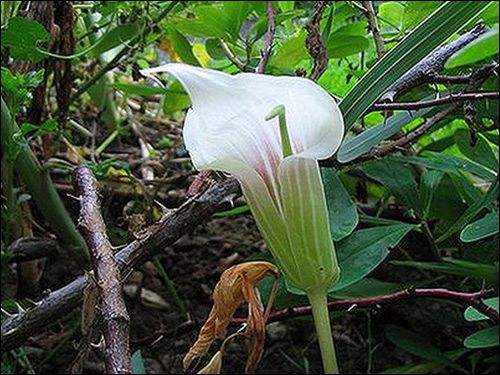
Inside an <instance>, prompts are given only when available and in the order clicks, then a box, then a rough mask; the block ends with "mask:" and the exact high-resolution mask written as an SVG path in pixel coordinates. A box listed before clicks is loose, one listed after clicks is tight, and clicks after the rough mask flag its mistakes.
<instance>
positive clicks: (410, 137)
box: [362, 104, 459, 160]
mask: <svg viewBox="0 0 500 375" xmlns="http://www.w3.org/2000/svg"><path fill="white" fill-rule="evenodd" d="M458 108H459V106H458V104H454V105H452V106H450V107H448V108H446V109H445V110H443V111H441V112H439V113H437V114H435V115H434V116H432V117H429V118H428V119H426V120H425V122H424V124H423V125H421V126H419V127H418V128H416V129H415V130H413V131H411V132H409V133H407V134H405V135H403V136H402V137H400V138H398V139H396V140H394V141H392V142H391V143H389V144H387V145H384V146H378V147H375V148H374V149H372V150H371V151H370V152H368V153H367V154H366V155H365V156H364V157H363V158H362V159H363V160H368V159H372V158H380V157H383V156H385V155H387V154H390V153H391V152H392V151H395V150H397V149H399V148H401V147H403V146H405V145H407V144H408V143H410V142H412V141H414V140H415V139H417V138H418V137H420V136H421V135H423V134H425V133H426V132H427V131H428V130H429V129H430V128H432V127H433V126H434V125H436V124H437V123H439V122H440V121H442V120H444V119H445V118H446V117H448V116H449V115H451V114H452V113H453V112H455V111H456V110H457V109H458Z"/></svg>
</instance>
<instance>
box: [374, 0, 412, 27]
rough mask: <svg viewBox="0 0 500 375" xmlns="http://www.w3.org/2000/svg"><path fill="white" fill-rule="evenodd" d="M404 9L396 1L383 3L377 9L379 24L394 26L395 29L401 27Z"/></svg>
mask: <svg viewBox="0 0 500 375" xmlns="http://www.w3.org/2000/svg"><path fill="white" fill-rule="evenodd" d="M404 11H405V8H404V6H403V5H401V4H400V3H399V2H396V1H384V2H382V3H381V4H380V6H379V9H378V17H379V18H380V21H381V22H380V23H381V24H385V25H387V26H393V25H394V26H395V27H397V28H400V27H401V24H402V23H403V15H404Z"/></svg>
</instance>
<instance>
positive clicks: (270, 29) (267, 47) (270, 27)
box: [255, 1, 276, 73]
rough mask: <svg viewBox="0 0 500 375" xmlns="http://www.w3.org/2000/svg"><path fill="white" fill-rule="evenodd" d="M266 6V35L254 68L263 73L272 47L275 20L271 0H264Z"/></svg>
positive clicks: (256, 71)
mask: <svg viewBox="0 0 500 375" xmlns="http://www.w3.org/2000/svg"><path fill="white" fill-rule="evenodd" d="M266 8H267V36H266V41H265V44H264V50H263V51H262V57H261V58H260V61H259V64H258V65H257V68H256V69H255V73H264V71H265V70H266V65H267V62H268V61H269V57H270V56H271V50H272V48H273V41H274V33H275V32H276V22H275V20H274V9H273V2H272V1H266Z"/></svg>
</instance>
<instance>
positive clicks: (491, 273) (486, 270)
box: [391, 258, 498, 283]
mask: <svg viewBox="0 0 500 375" xmlns="http://www.w3.org/2000/svg"><path fill="white" fill-rule="evenodd" d="M391 263H392V264H394V265H396V266H403V267H414V268H418V269H421V270H427V271H434V272H439V273H446V274H449V275H457V276H465V277H473V278H476V279H486V280H487V281H489V282H492V283H495V282H497V281H498V267H497V266H491V265H489V264H482V263H475V262H468V261H465V260H457V259H452V258H444V259H443V261H442V262H415V261H412V260H395V261H392V262H391Z"/></svg>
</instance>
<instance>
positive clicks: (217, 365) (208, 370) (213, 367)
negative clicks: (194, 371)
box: [198, 350, 223, 374]
mask: <svg viewBox="0 0 500 375" xmlns="http://www.w3.org/2000/svg"><path fill="white" fill-rule="evenodd" d="M222 356H223V352H222V350H219V351H218V352H217V353H215V355H214V356H213V357H212V359H211V360H210V362H208V365H206V366H205V367H203V368H202V369H201V370H200V371H198V374H220V372H221V369H222Z"/></svg>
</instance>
